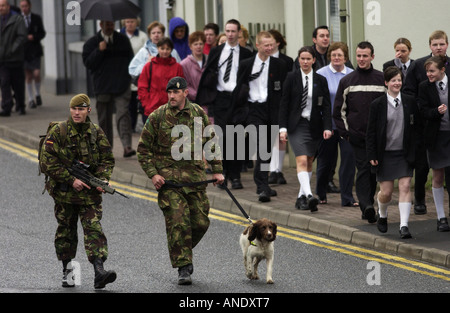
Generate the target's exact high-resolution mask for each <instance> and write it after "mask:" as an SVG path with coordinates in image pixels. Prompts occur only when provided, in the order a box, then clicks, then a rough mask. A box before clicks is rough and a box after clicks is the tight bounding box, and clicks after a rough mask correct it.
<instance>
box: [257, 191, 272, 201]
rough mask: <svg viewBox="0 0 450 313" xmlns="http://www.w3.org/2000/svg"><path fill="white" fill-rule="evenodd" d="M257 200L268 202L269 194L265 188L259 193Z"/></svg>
mask: <svg viewBox="0 0 450 313" xmlns="http://www.w3.org/2000/svg"><path fill="white" fill-rule="evenodd" d="M258 201H259V202H270V194H269V192H267V191H265V190H264V191H263V192H261V193H260V194H259V197H258Z"/></svg>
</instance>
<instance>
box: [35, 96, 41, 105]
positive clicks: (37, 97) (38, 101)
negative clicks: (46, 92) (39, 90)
mask: <svg viewBox="0 0 450 313" xmlns="http://www.w3.org/2000/svg"><path fill="white" fill-rule="evenodd" d="M36 104H37V105H38V106H40V105H42V98H41V96H36Z"/></svg>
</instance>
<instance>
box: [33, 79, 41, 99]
mask: <svg viewBox="0 0 450 313" xmlns="http://www.w3.org/2000/svg"><path fill="white" fill-rule="evenodd" d="M34 89H35V90H36V96H40V95H41V83H38V82H34Z"/></svg>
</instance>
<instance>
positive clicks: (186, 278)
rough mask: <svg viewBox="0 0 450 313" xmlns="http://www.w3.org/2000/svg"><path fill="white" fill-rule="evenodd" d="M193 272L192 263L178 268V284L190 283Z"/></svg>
mask: <svg viewBox="0 0 450 313" xmlns="http://www.w3.org/2000/svg"><path fill="white" fill-rule="evenodd" d="M192 272H193V266H192V264H188V265H185V266H182V267H180V268H178V285H190V284H192V279H191V274H192Z"/></svg>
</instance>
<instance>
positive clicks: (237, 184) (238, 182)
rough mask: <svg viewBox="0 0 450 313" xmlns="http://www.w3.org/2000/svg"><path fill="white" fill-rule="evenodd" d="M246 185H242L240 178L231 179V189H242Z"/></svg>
mask: <svg viewBox="0 0 450 313" xmlns="http://www.w3.org/2000/svg"><path fill="white" fill-rule="evenodd" d="M242 188H244V186H242V183H241V180H240V179H239V178H236V179H233V180H232V181H231V189H242Z"/></svg>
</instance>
